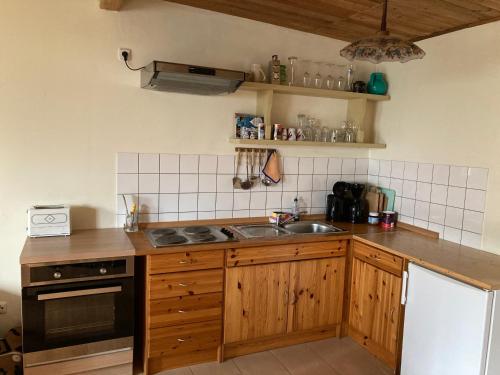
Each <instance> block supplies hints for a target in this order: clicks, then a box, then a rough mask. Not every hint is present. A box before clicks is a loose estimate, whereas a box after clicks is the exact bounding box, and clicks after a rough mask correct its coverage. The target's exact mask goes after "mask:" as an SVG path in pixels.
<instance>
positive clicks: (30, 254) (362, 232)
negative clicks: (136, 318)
mask: <svg viewBox="0 0 500 375" xmlns="http://www.w3.org/2000/svg"><path fill="white" fill-rule="evenodd" d="M305 219H315V220H319V217H314V216H310V217H306V218H305ZM263 222H266V221H265V219H264V218H259V219H227V220H211V221H191V222H176V223H168V226H172V227H179V226H188V225H219V226H227V225H235V224H244V223H263ZM333 224H334V225H335V226H338V227H341V228H342V229H345V230H346V232H345V233H339V234H321V235H319V234H312V235H310V234H309V235H307V234H302V235H296V236H290V237H279V238H270V239H244V238H238V240H239V241H238V242H234V243H228V242H224V243H214V244H201V245H193V246H190V247H189V251H191V252H193V251H206V250H215V249H226V248H231V247H236V246H237V247H240V248H241V247H252V246H272V245H280V244H285V243H286V244H292V243H303V242H322V241H329V240H334V239H335V240H336V239H339V240H340V239H352V238H354V239H356V240H359V241H362V242H364V243H366V244H368V245H372V246H375V247H377V248H380V249H382V250H385V251H388V252H390V253H393V254H395V255H399V256H401V257H403V258H406V259H408V260H410V261H413V262H415V263H417V264H420V265H422V266H425V267H427V268H430V269H433V270H435V271H437V272H440V273H443V274H446V275H449V276H451V277H454V278H456V279H458V280H461V281H464V282H466V283H469V284H471V285H475V286H477V287H479V288H483V289H488V290H498V289H500V255H496V254H492V253H488V252H485V251H481V250H476V249H473V248H470V247H466V246H462V245H459V244H455V243H453V242H449V241H444V240H440V239H437V238H435V237H433V236H432V233H433V232H429V231H425V230H420V229H418V228H415V227H408V226H407V225H405V224H402V223H400V224H399V228H397V229H394V230H391V231H386V230H383V229H382V228H381V227H380V226H373V225H368V224H350V223H333ZM166 225H167V224H166V223H154V224H146V225H145V226H144V228H154V227H161V226H166ZM407 229H411V230H407ZM419 232H420V233H419ZM186 250H187V248H186V246H172V247H168V248H154V247H152V246H151V244H150V243H149V241H148V240H147V238H146V237H145V236H144V234H143V232H137V233H128V234H127V233H125V232H124V231H123V230H122V229H91V230H77V231H74V233H73V234H72V235H71V236H68V237H46V238H28V239H27V240H26V243H25V245H24V248H23V251H22V253H21V257H20V261H21V264H27V263H44V262H60V261H71V260H84V259H93V258H111V257H117V256H134V255H136V256H144V255H153V254H166V253H176V252H184V251H186Z"/></svg>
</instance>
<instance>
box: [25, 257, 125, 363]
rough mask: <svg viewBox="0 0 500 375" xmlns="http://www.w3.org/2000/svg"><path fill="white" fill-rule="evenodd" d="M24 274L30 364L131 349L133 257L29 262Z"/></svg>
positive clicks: (26, 346)
mask: <svg viewBox="0 0 500 375" xmlns="http://www.w3.org/2000/svg"><path fill="white" fill-rule="evenodd" d="M22 277H23V291H22V320H23V352H24V354H25V362H26V365H27V366H30V365H31V366H34V365H39V364H42V363H50V362H54V361H61V360H68V359H74V358H78V357H84V356H89V355H96V354H99V353H102V352H112V351H117V350H125V349H130V348H132V346H133V334H134V278H133V258H130V257H127V258H117V259H101V260H97V261H95V260H94V261H90V262H89V261H86V262H78V261H76V262H66V263H57V264H41V265H40V264H36V265H25V266H23V268H22Z"/></svg>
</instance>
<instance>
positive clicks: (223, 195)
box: [116, 153, 488, 247]
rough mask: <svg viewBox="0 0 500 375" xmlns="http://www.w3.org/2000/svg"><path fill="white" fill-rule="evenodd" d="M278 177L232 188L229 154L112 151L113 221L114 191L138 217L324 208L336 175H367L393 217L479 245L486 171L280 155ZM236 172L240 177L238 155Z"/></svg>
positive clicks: (360, 178) (120, 211)
mask: <svg viewBox="0 0 500 375" xmlns="http://www.w3.org/2000/svg"><path fill="white" fill-rule="evenodd" d="M282 163H283V165H282V171H283V177H282V182H281V183H279V184H277V185H273V186H269V187H266V186H264V185H262V184H260V183H259V184H258V185H257V186H254V187H253V188H252V189H251V190H249V191H244V190H235V189H233V185H232V178H233V176H234V172H235V158H234V156H232V155H177V154H138V153H118V154H117V174H116V181H117V183H116V188H117V190H116V192H117V226H122V225H123V222H124V219H125V215H124V214H125V208H124V204H123V200H122V197H121V194H131V195H134V196H136V197H137V198H138V203H139V209H140V213H141V214H140V221H143V222H155V221H177V220H196V219H214V218H233V217H234V218H238V217H254V216H266V215H269V214H270V213H271V212H272V211H274V210H281V209H283V210H288V209H291V207H292V203H293V199H294V198H295V197H298V198H299V202H300V206H301V209H302V210H306V211H307V212H310V213H324V212H325V207H326V195H327V194H328V193H329V192H330V191H331V189H332V186H333V184H334V183H335V182H336V181H340V180H344V181H356V182H361V183H366V182H368V183H369V184H371V185H377V186H381V187H386V188H391V189H394V190H395V191H396V202H395V209H396V211H398V212H399V213H400V215H399V220H401V221H403V222H406V223H410V224H414V225H416V226H419V227H422V228H428V229H430V230H433V231H436V232H439V233H440V235H441V237H443V238H445V239H447V240H450V241H454V242H459V243H463V244H466V245H469V246H473V247H480V246H481V234H482V228H483V216H484V204H485V199H486V188H487V180H488V170H487V169H484V168H469V167H463V166H449V165H440V164H422V163H412V162H404V161H394V160H392V161H391V160H376V159H366V158H358V159H354V158H327V157H318V158H313V157H284V158H283V159H282ZM239 172H240V177H242V178H244V177H246V175H245V173H246V169H245V168H244V163H243V162H242V164H241V166H240V171H239Z"/></svg>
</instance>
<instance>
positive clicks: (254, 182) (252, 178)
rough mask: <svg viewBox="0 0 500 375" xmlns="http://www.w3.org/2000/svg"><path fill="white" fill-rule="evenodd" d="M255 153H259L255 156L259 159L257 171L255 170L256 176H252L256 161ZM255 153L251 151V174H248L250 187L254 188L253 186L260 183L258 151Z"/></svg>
mask: <svg viewBox="0 0 500 375" xmlns="http://www.w3.org/2000/svg"><path fill="white" fill-rule="evenodd" d="M257 152H258V153H259V154H258V155H257V157H258V158H259V169H258V170H257V175H255V174H254V169H255V166H256V164H257V163H256V160H255V157H256V154H257ZM257 152H256V151H255V150H253V149H252V170H251V173H250V180H251V181H252V185H253V186H255V184H258V183H259V181H260V167H261V165H260V150H258V151H257Z"/></svg>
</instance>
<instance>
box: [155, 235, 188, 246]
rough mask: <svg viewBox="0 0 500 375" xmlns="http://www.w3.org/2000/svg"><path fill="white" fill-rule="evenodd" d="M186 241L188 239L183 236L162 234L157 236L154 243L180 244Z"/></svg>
mask: <svg viewBox="0 0 500 375" xmlns="http://www.w3.org/2000/svg"><path fill="white" fill-rule="evenodd" d="M174 233H175V232H174ZM187 241H188V239H187V238H186V237H184V236H178V235H171V234H170V235H163V236H161V237H158V238H157V239H156V243H157V244H158V245H174V244H181V243H184V242H187Z"/></svg>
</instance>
